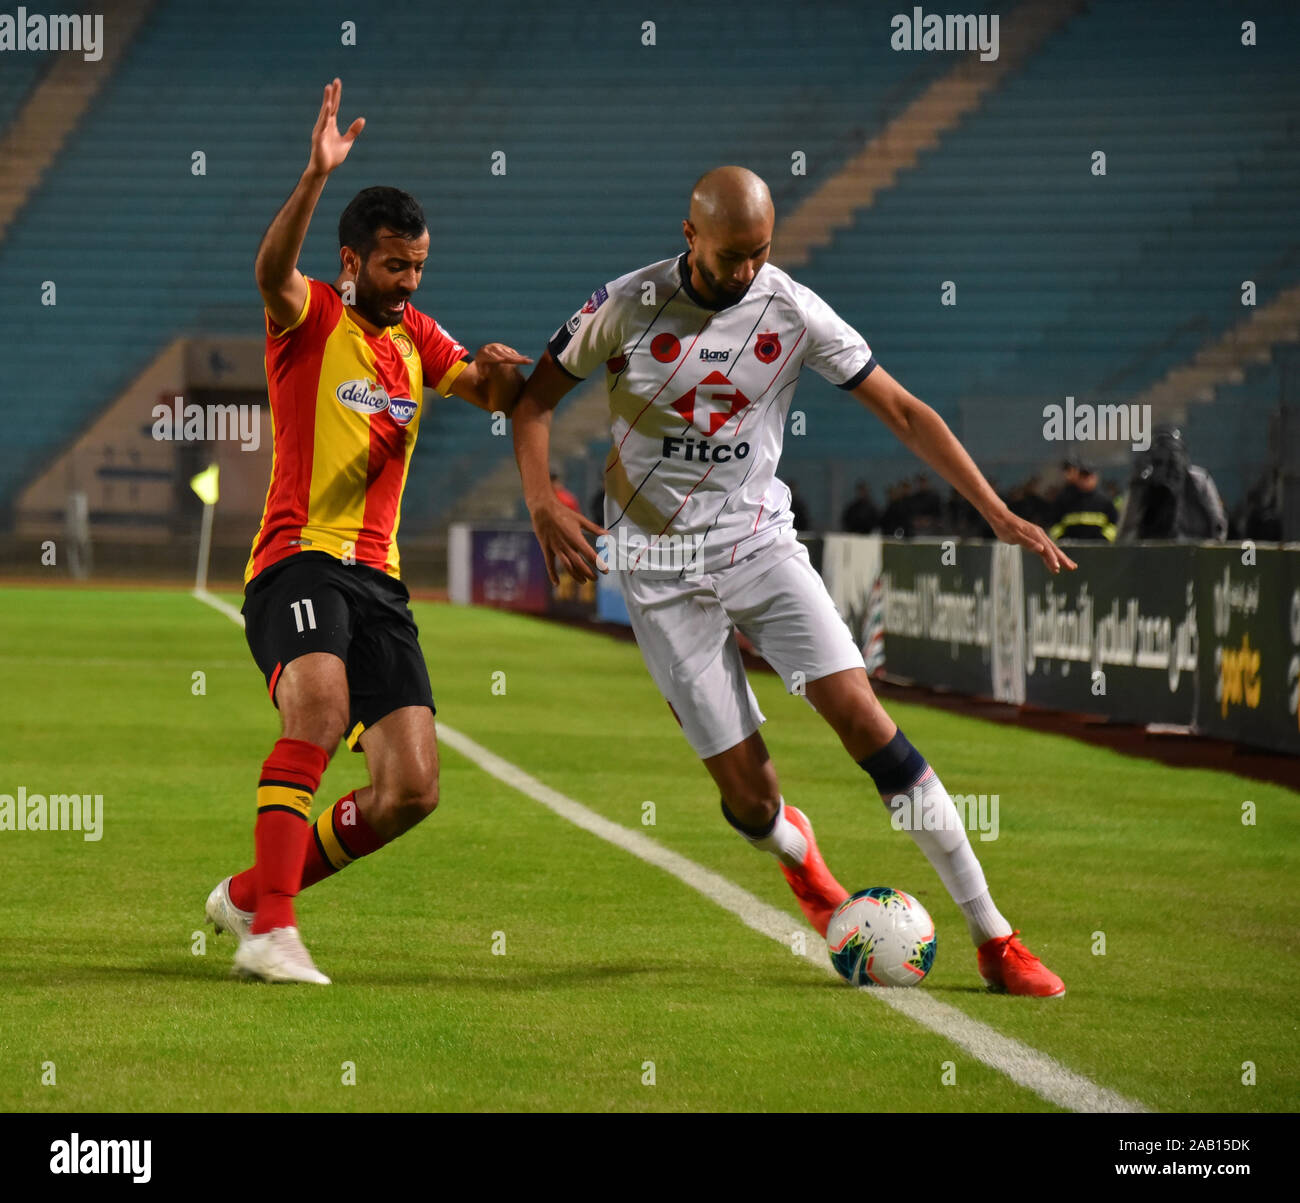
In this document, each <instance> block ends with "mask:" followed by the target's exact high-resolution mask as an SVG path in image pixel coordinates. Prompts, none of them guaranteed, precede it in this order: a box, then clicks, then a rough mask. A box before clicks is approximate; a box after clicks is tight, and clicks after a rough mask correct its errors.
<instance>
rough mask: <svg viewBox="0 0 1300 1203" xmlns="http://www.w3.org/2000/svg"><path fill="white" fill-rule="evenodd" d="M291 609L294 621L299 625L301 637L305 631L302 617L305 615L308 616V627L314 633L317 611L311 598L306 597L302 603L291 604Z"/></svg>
mask: <svg viewBox="0 0 1300 1203" xmlns="http://www.w3.org/2000/svg"><path fill="white" fill-rule="evenodd" d="M289 609H291V610H292V611H293V620H294V622H296V623H297V624H298V634H299V635H301V634H302V633H303V631H304V629H305V628H304V627H303V625H302V616H303V614H304V613H305V614H306V615H307V626H308V627H310V628H311V629H312V630H313V631H314V630H315V629H316V611H315V610H313V609H312V606H311V598H310V597H304V598H303V599H302V601H296V602H290V603H289Z"/></svg>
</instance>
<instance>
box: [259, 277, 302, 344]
mask: <svg viewBox="0 0 1300 1203" xmlns="http://www.w3.org/2000/svg"><path fill="white" fill-rule="evenodd" d="M304 279H306V281H307V295H306V296H305V297H304V298H303V302H302V309H301V311H300V312H299V314H298V316H297V317H296V318H294V320H293V322H292V324H290V325H288V326H279V327H276V324H275V321H274V319H273V318H272V317H271V315H270V314H269V313H268V314H267V315H266V332H267V334H269V335H270V336H271V337H272V338H283V337H284V336H285V335H286V334H288V333H289V331H290V330H297V329H298V327H299V326H301V325H302V324H303V322H304V321H305V320H306V317H307V310H308V309H310V308H311V277H310V276H306V277H304Z"/></svg>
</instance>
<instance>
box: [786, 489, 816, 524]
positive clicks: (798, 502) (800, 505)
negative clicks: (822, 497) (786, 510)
mask: <svg viewBox="0 0 1300 1203" xmlns="http://www.w3.org/2000/svg"><path fill="white" fill-rule="evenodd" d="M790 514H791V516H792V517H793V518H794V529H795V530H797V531H806V530H811V529H812V518H811V516H810V515H809V513H808V503H807V502H806V501H804V499H803V498H802V497H801V496H800V495H799V485H798V482H797V481H793V480H792V481H790Z"/></svg>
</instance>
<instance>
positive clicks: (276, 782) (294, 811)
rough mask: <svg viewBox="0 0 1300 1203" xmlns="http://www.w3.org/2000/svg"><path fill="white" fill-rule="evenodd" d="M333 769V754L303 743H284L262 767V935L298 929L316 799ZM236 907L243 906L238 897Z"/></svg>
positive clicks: (258, 838) (256, 839)
mask: <svg viewBox="0 0 1300 1203" xmlns="http://www.w3.org/2000/svg"><path fill="white" fill-rule="evenodd" d="M327 764H329V753H328V752H326V751H325V749H324V748H321V747H318V746H317V745H316V744H313V743H308V742H307V741H306V740H303V739H278V740H276V743H275V747H274V748H272V749H271V755H270V756H268V757H267V758H266V763H265V764H263V765H262V776H261V778H260V779H259V781H258V783H257V825H256V826H255V827H254V829H253V844H254V847H255V849H256V865H255V871H256V882H257V914H256V917H255V918H254V919H253V923H252V927H251V928H250V929H249V930H250V931H251V932H252V933H253V934H254V935H261V934H262V933H263V932H268V931H270V930H271V929H272V928H274V927H293V926H294V917H293V899H294V895H295V894H297V893H298V882H299V879H300V877H301V874H302V858H303V851H304V847H305V845H306V843H307V830H308V829H307V818H308V816H309V815H310V814H311V803H312V795H313V794H315V792H316V789H317V787H318V786H319V785H320V779H321V774H322V773H324V772H325V766H326V765H327ZM231 901H232V902H235V905H236V906H238V905H239V903H238V902H237V901H235V899H234V898H233V897H232V899H231Z"/></svg>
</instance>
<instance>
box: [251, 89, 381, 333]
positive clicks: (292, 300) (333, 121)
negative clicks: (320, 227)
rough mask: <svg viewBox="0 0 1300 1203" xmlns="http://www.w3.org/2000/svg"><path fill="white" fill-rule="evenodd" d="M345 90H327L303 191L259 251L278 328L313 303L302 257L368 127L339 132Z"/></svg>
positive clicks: (259, 269) (262, 286) (261, 282)
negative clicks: (337, 175) (326, 199)
mask: <svg viewBox="0 0 1300 1203" xmlns="http://www.w3.org/2000/svg"><path fill="white" fill-rule="evenodd" d="M342 93H343V85H342V84H341V83H340V82H339V81H338V80H337V79H336V80H334V82H333V83H330V84H326V85H325V95H324V97H323V99H322V100H321V106H320V113H319V114H318V115H317V117H316V126H315V128H314V129H313V130H312V132H311V158H310V159H309V160H308V162H307V169H306V170H305V171H304V172H303V173H302V176H301V177H300V178H299V180H298V184H297V186H296V187H295V188H294V190H293V192H291V193H290V194H289V199H288V200H287V201H285V202H284V207H283V208H282V209H281V210H280V212H279V213H277V214H276V215H275V220H274V221H273V222H271V224H270V226H269V227H268V229H267V231H266V233H265V234H264V235H263V236H262V245H261V246H259V247H258V248H257V262H256V266H255V268H254V271H255V273H256V275H257V290H258V292H260V293H261V294H262V303H263V304H264V305H265V306H266V312H267V313H268V314H269V315H270V318H271V320H272V321H273V322H274V323H275V324H276V325H277V326H292V325H293V323H294V322H296V321H297V320H298V315H299V314H300V313H302V307H303V304H304V302H305V301H306V300H307V281H306V279H305V278H304V276H303V274H302V272H300V271H299V270H298V256H299V255H300V254H302V244H303V240H304V239H305V238H306V237H307V227H308V226H309V225H310V224H311V217H312V214H313V213H314V212H315V211H316V202H317V201H319V200H320V195H321V192H322V191H323V190H324V188H325V181H326V180H327V179H329V176H330V173H331V172H332V171H333V170H334V169H335V168H336V167H337V166H338V165H339V164H340V163H342V162H343V160H344V159H346V158H347V157H348V151H349V150H351V149H352V143H353V142H355V141H356V139H357V135H358V134H359V133H361V131H362V129H363V128H364V127H365V124H366V119H365V118H364V117H358V118H357V119H356V120H355V121H354V122H353V123H352V124H351V125H350V126H349V127H348V132H347V133H346V134H341V133H339V128H338V113H339V98H340V96H341V95H342Z"/></svg>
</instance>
